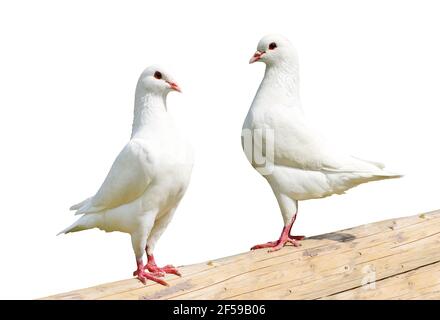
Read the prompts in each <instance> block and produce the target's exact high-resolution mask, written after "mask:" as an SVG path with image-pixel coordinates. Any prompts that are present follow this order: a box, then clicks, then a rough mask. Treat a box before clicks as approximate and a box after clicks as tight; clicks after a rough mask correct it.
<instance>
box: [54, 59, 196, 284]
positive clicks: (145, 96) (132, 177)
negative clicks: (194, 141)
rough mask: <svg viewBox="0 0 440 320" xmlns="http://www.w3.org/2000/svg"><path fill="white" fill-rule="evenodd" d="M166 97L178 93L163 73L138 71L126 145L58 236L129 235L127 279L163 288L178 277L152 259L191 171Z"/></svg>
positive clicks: (151, 69) (187, 149)
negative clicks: (132, 265) (132, 263)
mask: <svg viewBox="0 0 440 320" xmlns="http://www.w3.org/2000/svg"><path fill="white" fill-rule="evenodd" d="M170 91H179V92H180V88H179V86H178V85H177V84H176V82H175V81H174V80H173V78H172V77H171V76H170V75H169V73H167V72H165V71H164V70H163V69H162V68H160V67H158V66H151V67H148V68H147V69H145V70H144V72H143V73H142V74H141V76H140V78H139V81H138V83H137V87H136V96H135V105H134V120H133V127H132V133H131V139H130V141H129V142H128V143H127V145H126V146H125V147H124V148H123V149H122V151H121V153H120V154H119V155H118V157H117V158H116V160H115V162H114V163H113V165H112V167H111V169H110V172H109V173H108V175H107V177H106V179H105V180H104V183H103V184H102V186H101V188H100V189H99V190H98V192H97V193H96V194H95V195H94V196H93V197H91V198H88V199H86V200H84V201H82V202H80V203H78V204H76V205H74V206H72V207H71V208H70V209H71V210H76V214H82V217H81V218H80V219H78V220H77V221H76V222H75V223H74V224H72V225H71V226H70V227H68V228H67V229H65V230H63V231H62V232H60V233H69V232H76V231H82V230H86V229H91V228H99V229H101V230H104V231H106V232H111V231H121V232H126V233H129V234H130V236H131V242H132V246H133V251H134V253H135V256H136V263H137V270H136V271H135V272H134V273H133V275H134V276H137V278H138V279H139V280H140V281H142V282H143V283H144V284H145V283H146V280H147V279H150V280H153V281H155V282H158V283H160V284H163V285H167V283H166V282H165V281H164V280H162V279H159V278H158V277H161V276H163V275H164V273H172V274H176V275H180V273H179V272H178V270H177V269H176V268H174V267H173V266H171V265H167V266H165V267H163V268H159V267H158V266H157V265H156V262H155V261H154V256H153V250H154V247H155V245H156V242H157V240H158V239H159V237H160V236H161V235H162V233H163V232H164V231H165V229H166V227H167V226H168V224H169V222H170V221H171V219H172V217H173V215H174V212H175V210H176V208H177V206H178V204H179V202H180V200H181V199H182V197H183V195H184V193H185V191H186V189H187V186H188V183H189V181H190V176H191V171H192V166H193V151H192V148H191V147H190V145H189V144H188V143H187V141H186V140H185V139H184V138H183V137H182V135H181V134H180V133H179V131H178V130H177V128H176V126H175V124H174V122H173V119H172V118H171V116H170V114H169V113H168V112H167V105H166V98H167V95H168V93H169V92H170ZM144 251H146V253H147V258H148V262H147V264H146V265H144V262H143V256H144ZM147 270H148V271H150V272H151V273H149V272H148V271H147Z"/></svg>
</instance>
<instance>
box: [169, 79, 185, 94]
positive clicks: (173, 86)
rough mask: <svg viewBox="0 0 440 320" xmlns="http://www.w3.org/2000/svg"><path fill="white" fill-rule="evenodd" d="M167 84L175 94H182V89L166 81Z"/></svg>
mask: <svg viewBox="0 0 440 320" xmlns="http://www.w3.org/2000/svg"><path fill="white" fill-rule="evenodd" d="M167 83H168V85H169V86H170V88H171V90H174V91H177V92H182V89H180V87H179V86H178V85H177V83H175V82H170V81H167Z"/></svg>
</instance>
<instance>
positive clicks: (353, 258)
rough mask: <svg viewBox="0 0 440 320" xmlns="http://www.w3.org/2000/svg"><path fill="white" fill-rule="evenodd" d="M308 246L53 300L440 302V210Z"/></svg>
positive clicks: (261, 252)
mask: <svg viewBox="0 0 440 320" xmlns="http://www.w3.org/2000/svg"><path fill="white" fill-rule="evenodd" d="M302 243H303V245H302V246H301V247H299V248H295V247H292V246H288V247H285V248H284V249H282V250H280V251H278V252H275V253H267V251H266V250H257V251H252V252H246V253H243V254H239V255H236V256H231V257H226V258H222V259H218V260H214V261H211V262H205V263H200V264H195V265H190V266H183V267H181V268H180V270H181V272H182V275H183V276H182V277H181V278H179V277H176V276H171V275H168V276H167V277H166V280H167V281H168V282H169V283H170V285H171V286H170V287H163V286H160V285H157V284H155V283H152V282H149V283H148V284H147V285H146V286H144V285H142V284H141V283H140V282H138V281H137V280H135V279H129V280H122V281H117V282H113V283H108V284H103V285H100V286H96V287H92V288H87V289H82V290H76V291H72V292H68V293H64V294H60V295H55V296H51V297H47V298H46V299H438V298H440V211H435V212H431V213H426V214H420V215H416V216H411V217H405V218H399V219H391V220H386V221H381V222H376V223H371V224H367V225H363V226H359V227H355V228H350V229H347V230H343V231H338V232H333V233H330V234H325V235H320V236H315V237H311V238H308V239H306V240H304V241H303V242H302ZM369 282H372V283H369Z"/></svg>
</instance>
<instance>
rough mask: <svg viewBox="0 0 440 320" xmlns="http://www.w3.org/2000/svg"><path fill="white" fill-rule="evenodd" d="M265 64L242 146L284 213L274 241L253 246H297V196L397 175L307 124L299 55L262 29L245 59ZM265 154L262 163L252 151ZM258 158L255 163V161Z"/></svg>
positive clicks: (304, 197) (317, 194)
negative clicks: (339, 148) (335, 143)
mask: <svg viewBox="0 0 440 320" xmlns="http://www.w3.org/2000/svg"><path fill="white" fill-rule="evenodd" d="M256 61H261V62H264V63H265V64H266V71H265V74H264V78H263V80H262V82H261V84H260V87H259V88H258V91H257V93H256V95H255V98H254V100H253V102H252V105H251V107H250V109H249V112H248V114H247V117H246V120H245V121H244V124H243V135H242V139H243V149H244V151H245V153H246V155H247V157H248V159H249V161H250V162H251V163H252V165H253V166H254V168H256V169H257V170H259V171H260V173H261V174H262V175H263V176H264V177H265V178H266V180H267V181H268V182H269V184H270V186H271V187H272V190H273V192H274V194H275V197H276V198H277V201H278V204H279V207H280V209H281V213H282V215H283V218H284V228H283V230H282V233H281V236H280V238H279V239H278V240H277V241H272V242H268V243H265V244H261V245H256V246H254V247H252V249H260V248H271V249H270V250H269V251H276V250H279V249H281V248H282V247H283V246H284V245H285V244H286V243H291V244H293V245H294V246H299V245H300V243H299V240H302V239H303V238H304V236H292V235H290V231H291V229H292V225H293V223H294V222H295V219H296V215H297V212H298V200H308V199H316V198H322V197H327V196H330V195H332V194H342V193H344V191H346V190H347V189H350V188H353V187H355V186H357V185H359V184H361V183H365V182H369V181H374V180H382V179H390V178H398V177H401V175H397V174H394V173H390V172H387V171H385V170H384V169H383V168H384V166H383V165H381V164H380V163H376V162H372V161H366V160H361V159H359V158H355V157H353V156H349V155H346V154H344V153H339V152H338V151H336V149H334V148H331V147H330V146H329V145H328V144H327V143H326V142H325V141H324V140H323V139H322V138H321V137H320V136H319V135H318V134H317V133H316V132H315V131H314V130H313V129H312V128H311V127H310V126H309V125H308V124H307V121H306V119H305V117H304V114H303V112H302V109H301V102H300V98H299V92H298V91H299V90H298V89H299V75H298V58H297V54H296V51H295V49H294V48H293V47H292V45H291V44H290V42H289V41H288V40H287V39H285V38H284V37H282V36H280V35H267V36H265V37H263V38H262V39H261V40H260V42H259V43H258V46H257V51H256V52H255V54H254V55H253V57H252V58H251V59H250V61H249V63H254V62H256ZM258 155H259V156H260V158H261V157H265V160H266V165H265V167H264V168H262V167H261V164H262V163H261V162H262V161H261V159H260V161H256V159H257V156H258ZM257 162H258V163H257Z"/></svg>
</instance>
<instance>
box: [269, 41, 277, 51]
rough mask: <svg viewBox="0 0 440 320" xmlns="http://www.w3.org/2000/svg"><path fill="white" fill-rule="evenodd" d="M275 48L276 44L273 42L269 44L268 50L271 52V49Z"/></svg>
mask: <svg viewBox="0 0 440 320" xmlns="http://www.w3.org/2000/svg"><path fill="white" fill-rule="evenodd" d="M276 47H277V44H276V43H275V42H271V43H270V44H269V50H273V49H275V48H276Z"/></svg>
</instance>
